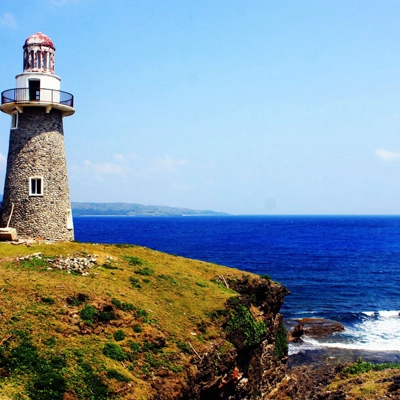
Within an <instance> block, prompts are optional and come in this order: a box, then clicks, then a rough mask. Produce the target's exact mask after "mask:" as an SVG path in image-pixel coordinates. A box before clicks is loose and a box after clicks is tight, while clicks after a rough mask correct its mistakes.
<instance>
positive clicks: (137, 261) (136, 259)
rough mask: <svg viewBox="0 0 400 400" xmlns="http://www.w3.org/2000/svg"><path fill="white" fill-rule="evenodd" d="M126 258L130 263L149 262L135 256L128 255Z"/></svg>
mask: <svg viewBox="0 0 400 400" xmlns="http://www.w3.org/2000/svg"><path fill="white" fill-rule="evenodd" d="M125 260H127V261H128V264H129V265H144V264H146V263H147V262H146V261H145V260H142V259H141V258H139V257H135V256H126V257H125Z"/></svg>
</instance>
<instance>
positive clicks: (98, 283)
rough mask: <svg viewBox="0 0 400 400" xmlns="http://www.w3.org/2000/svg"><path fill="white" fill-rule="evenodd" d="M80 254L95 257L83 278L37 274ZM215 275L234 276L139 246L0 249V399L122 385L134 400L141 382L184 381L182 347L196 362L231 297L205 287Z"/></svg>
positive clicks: (95, 398) (88, 394)
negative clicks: (52, 259)
mask: <svg viewBox="0 0 400 400" xmlns="http://www.w3.org/2000/svg"><path fill="white" fill-rule="evenodd" d="M38 252H40V253H41V254H42V257H41V258H39V257H33V258H30V259H29V260H24V261H20V260H19V258H21V257H24V256H26V255H29V254H34V253H38ZM85 254H86V255H96V256H97V257H96V259H97V266H93V267H92V268H91V269H90V273H89V275H88V276H80V275H72V274H67V273H66V272H65V271H59V270H56V269H53V270H48V269H47V268H48V266H49V265H51V264H50V263H48V262H47V261H46V260H47V259H48V257H74V256H79V257H84V256H85ZM55 255H56V256H55ZM110 260H112V261H110ZM110 266H111V267H110ZM116 266H118V267H116ZM218 275H224V276H228V275H230V276H231V277H232V279H233V278H234V277H235V276H237V277H238V278H239V277H241V276H242V272H241V271H238V270H234V269H228V268H225V267H221V266H217V265H214V264H210V263H203V262H200V261H195V260H189V259H185V258H183V257H175V256H171V255H168V254H165V253H161V252H157V251H153V250H150V249H146V248H144V247H139V246H114V245H94V244H84V243H76V242H71V243H63V242H58V243H53V244H44V243H42V244H32V245H31V246H30V247H26V246H11V245H9V244H7V243H0V302H1V318H2V324H0V341H1V343H2V344H1V345H0V393H1V394H2V396H4V397H5V398H10V399H21V400H22V399H28V396H29V397H30V398H37V399H39V398H40V399H50V398H51V399H58V398H59V399H62V398H63V396H64V397H66V398H71V399H72V398H74V399H79V400H85V399H88V400H102V399H112V398H113V396H114V395H113V393H117V392H119V391H122V390H123V388H124V387H125V386H126V385H127V384H128V383H129V385H130V386H129V396H130V398H137V399H143V400H144V399H148V398H150V397H151V396H152V395H154V394H155V389H154V388H153V386H152V384H151V380H149V379H148V378H149V377H156V378H157V379H159V377H162V376H164V375H165V374H166V371H169V373H173V374H178V375H179V377H177V381H182V382H185V379H186V378H185V377H186V371H187V368H188V363H189V361H190V357H192V356H194V357H197V356H195V355H194V353H193V351H192V349H191V348H190V346H189V344H188V341H190V342H191V343H192V342H193V341H195V343H194V346H195V348H196V351H198V352H199V353H200V354H201V353H202V352H203V351H204V352H205V351H206V350H207V349H208V348H209V346H211V344H212V343H214V341H215V339H216V338H222V337H224V335H225V332H224V331H223V329H222V327H221V324H222V323H223V321H225V320H226V318H227V317H228V314H227V311H226V307H225V303H226V301H227V300H228V299H229V298H231V297H232V296H234V295H237V294H236V293H235V292H233V291H232V290H227V289H226V288H225V287H223V286H220V285H214V284H212V283H210V284H209V283H208V282H211V281H212V280H213V279H214V278H215V277H216V276H218ZM143 279H147V280H148V281H149V282H148V283H147V284H146V283H143ZM255 326H258V325H257V322H255ZM191 332H197V336H192V335H191ZM200 338H201V340H200ZM220 340H222V343H225V345H226V348H230V346H231V345H230V344H229V342H227V341H226V340H224V339H220ZM248 340H249V343H250V342H252V341H254V338H250V337H249V338H248ZM121 363H122V364H123V365H122V364H121ZM113 371H114V372H113ZM115 371H116V372H115ZM38 372H40V374H38ZM119 374H120V375H119ZM126 379H127V380H126ZM128 380H129V381H128ZM124 385H125V386H124ZM35 393H36V394H35ZM34 396H36V397H34ZM68 396H69V397H68ZM127 396H128V395H127ZM114 397H115V396H114ZM116 398H118V396H117V397H116ZM127 398H129V397H127Z"/></svg>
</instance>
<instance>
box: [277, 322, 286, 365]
mask: <svg viewBox="0 0 400 400" xmlns="http://www.w3.org/2000/svg"><path fill="white" fill-rule="evenodd" d="M287 352H288V335H287V330H286V328H285V325H283V324H282V323H281V325H280V326H279V328H278V331H277V332H276V336H275V347H274V356H275V357H278V358H281V357H285V356H286V355H287Z"/></svg>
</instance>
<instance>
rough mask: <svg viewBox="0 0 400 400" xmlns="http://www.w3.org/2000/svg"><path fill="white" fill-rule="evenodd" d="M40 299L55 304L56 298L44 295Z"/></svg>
mask: <svg viewBox="0 0 400 400" xmlns="http://www.w3.org/2000/svg"><path fill="white" fill-rule="evenodd" d="M40 301H41V302H42V303H46V304H54V302H55V300H54V299H53V298H52V297H42V298H41V299H40Z"/></svg>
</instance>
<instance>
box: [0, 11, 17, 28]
mask: <svg viewBox="0 0 400 400" xmlns="http://www.w3.org/2000/svg"><path fill="white" fill-rule="evenodd" d="M0 25H3V26H6V27H7V28H12V29H16V28H18V24H17V20H16V19H15V17H14V15H12V14H11V13H3V14H1V15H0Z"/></svg>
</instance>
